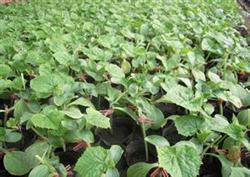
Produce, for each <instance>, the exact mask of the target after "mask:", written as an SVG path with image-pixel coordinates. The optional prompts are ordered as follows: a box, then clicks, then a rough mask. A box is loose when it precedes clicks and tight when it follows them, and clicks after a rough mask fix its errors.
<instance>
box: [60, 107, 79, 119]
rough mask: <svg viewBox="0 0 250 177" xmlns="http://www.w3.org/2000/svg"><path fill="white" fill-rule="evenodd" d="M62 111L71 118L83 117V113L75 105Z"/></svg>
mask: <svg viewBox="0 0 250 177" xmlns="http://www.w3.org/2000/svg"><path fill="white" fill-rule="evenodd" d="M63 113H64V114H65V115H67V116H68V117H70V118H72V119H80V118H82V117H83V114H82V113H81V111H80V110H79V109H78V108H77V107H69V108H66V109H65V110H63Z"/></svg>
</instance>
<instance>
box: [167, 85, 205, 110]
mask: <svg viewBox="0 0 250 177" xmlns="http://www.w3.org/2000/svg"><path fill="white" fill-rule="evenodd" d="M162 101H163V102H172V103H175V104H177V105H179V106H182V107H184V108H186V109H188V110H190V111H200V110H201V106H202V104H203V98H202V97H195V96H194V94H193V90H192V89H191V88H187V87H184V86H181V85H176V86H174V87H172V88H170V89H169V90H168V92H167V95H166V96H164V97H163V98H162Z"/></svg>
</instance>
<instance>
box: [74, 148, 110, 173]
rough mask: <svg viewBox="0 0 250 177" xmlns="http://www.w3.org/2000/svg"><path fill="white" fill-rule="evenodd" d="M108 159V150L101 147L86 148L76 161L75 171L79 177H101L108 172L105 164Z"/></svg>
mask: <svg viewBox="0 0 250 177" xmlns="http://www.w3.org/2000/svg"><path fill="white" fill-rule="evenodd" d="M108 158H110V157H109V153H108V150H106V149H104V148H102V147H90V148H87V149H86V151H85V152H84V153H83V155H82V156H81V157H80V158H79V159H78V161H77V163H76V166H75V171H76V172H77V173H78V175H79V177H93V176H95V177H101V176H102V174H103V173H104V172H105V171H106V170H108V166H107V164H106V162H107V159H108Z"/></svg>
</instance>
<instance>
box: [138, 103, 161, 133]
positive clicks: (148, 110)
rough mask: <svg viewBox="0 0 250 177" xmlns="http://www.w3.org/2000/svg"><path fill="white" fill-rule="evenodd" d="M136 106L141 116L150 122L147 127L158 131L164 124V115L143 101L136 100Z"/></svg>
mask: <svg viewBox="0 0 250 177" xmlns="http://www.w3.org/2000/svg"><path fill="white" fill-rule="evenodd" d="M136 103H137V106H138V107H139V108H140V109H141V111H142V114H143V115H145V116H146V117H147V118H148V119H151V120H152V124H151V125H148V126H147V127H149V128H152V129H158V128H160V127H161V126H162V124H163V123H164V115H163V113H162V112H161V110H160V109H158V108H157V107H156V106H154V105H153V104H152V103H150V102H148V101H147V100H145V99H138V100H136Z"/></svg>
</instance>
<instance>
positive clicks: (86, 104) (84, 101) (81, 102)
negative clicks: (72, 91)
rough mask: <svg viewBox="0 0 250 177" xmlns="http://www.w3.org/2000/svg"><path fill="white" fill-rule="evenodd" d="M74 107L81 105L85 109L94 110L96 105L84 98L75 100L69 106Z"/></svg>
mask: <svg viewBox="0 0 250 177" xmlns="http://www.w3.org/2000/svg"><path fill="white" fill-rule="evenodd" d="M73 105H80V106H84V107H92V108H94V105H93V104H92V103H91V101H89V100H88V99H86V98H83V97H81V98H78V99H77V100H75V101H73V102H71V103H70V104H69V106H73Z"/></svg>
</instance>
